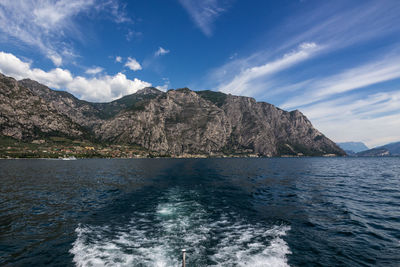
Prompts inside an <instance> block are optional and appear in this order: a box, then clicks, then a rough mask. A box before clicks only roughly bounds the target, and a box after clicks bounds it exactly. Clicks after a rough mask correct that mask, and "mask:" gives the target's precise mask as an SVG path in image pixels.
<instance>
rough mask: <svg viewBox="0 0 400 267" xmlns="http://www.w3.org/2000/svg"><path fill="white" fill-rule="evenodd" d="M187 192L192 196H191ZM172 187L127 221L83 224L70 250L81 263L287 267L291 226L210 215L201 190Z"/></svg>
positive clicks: (83, 264)
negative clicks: (198, 198)
mask: <svg viewBox="0 0 400 267" xmlns="http://www.w3.org/2000/svg"><path fill="white" fill-rule="evenodd" d="M187 194H188V195H189V196H190V197H189V198H188V197H187ZM187 194H185V193H183V192H182V191H181V190H179V188H174V189H171V190H169V191H168V192H167V193H166V194H165V195H164V196H163V197H161V198H160V200H159V204H158V205H157V206H156V207H155V208H154V209H153V210H152V211H147V212H135V213H134V214H132V217H131V219H130V221H129V222H128V223H127V224H125V225H113V224H109V225H104V226H91V225H83V224H81V225H79V226H78V227H77V229H76V234H77V238H76V240H75V242H74V243H73V247H72V249H71V250H70V253H72V254H73V261H74V263H75V264H76V266H157V267H161V266H180V265H181V249H183V248H185V249H186V250H187V259H186V262H187V266H288V263H287V258H286V256H287V255H288V254H290V253H291V252H290V249H289V247H288V245H287V243H286V242H285V241H284V240H283V238H282V237H283V236H285V235H286V233H287V232H288V231H289V230H290V227H289V226H287V225H273V226H266V225H262V224H250V223H247V222H245V221H244V220H243V219H241V218H240V216H239V215H238V214H235V213H234V212H228V213H227V212H221V213H217V215H215V214H214V215H213V216H210V214H208V213H207V211H206V209H205V208H204V207H203V206H202V205H201V204H200V203H199V202H198V201H196V197H195V196H196V192H194V191H193V192H188V193H187Z"/></svg>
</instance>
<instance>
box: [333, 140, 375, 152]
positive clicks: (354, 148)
mask: <svg viewBox="0 0 400 267" xmlns="http://www.w3.org/2000/svg"><path fill="white" fill-rule="evenodd" d="M337 145H338V146H339V147H340V148H341V149H343V150H344V151H346V153H348V154H349V153H358V152H361V151H364V150H368V149H369V148H368V147H367V146H366V145H365V144H364V143H363V142H342V143H337Z"/></svg>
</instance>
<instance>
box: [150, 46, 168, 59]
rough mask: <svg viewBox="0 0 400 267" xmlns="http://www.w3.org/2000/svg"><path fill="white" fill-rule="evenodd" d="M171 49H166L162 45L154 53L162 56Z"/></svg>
mask: <svg viewBox="0 0 400 267" xmlns="http://www.w3.org/2000/svg"><path fill="white" fill-rule="evenodd" d="M169 52H170V51H169V50H167V49H164V48H162V47H161V46H160V47H159V48H158V50H157V51H156V52H155V53H154V55H155V56H156V57H158V56H162V55H165V54H168V53H169Z"/></svg>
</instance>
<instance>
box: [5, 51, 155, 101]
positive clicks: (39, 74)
mask: <svg viewBox="0 0 400 267" xmlns="http://www.w3.org/2000/svg"><path fill="white" fill-rule="evenodd" d="M0 72H2V73H3V74H5V75H8V76H11V77H14V78H16V79H23V78H30V79H32V80H36V81H38V82H40V83H43V84H45V85H47V86H49V87H50V88H53V89H66V90H67V91H68V92H70V93H72V94H74V95H76V96H78V97H80V98H81V99H84V100H88V101H95V102H105V101H111V100H114V99H117V98H120V97H122V96H124V95H128V94H132V93H135V92H136V91H137V90H140V89H142V88H144V87H148V86H151V84H150V83H148V82H145V81H141V80H139V79H137V78H135V79H133V80H131V79H128V78H127V77H126V75H125V74H123V73H117V74H115V75H101V76H98V77H92V78H86V77H82V76H74V75H73V74H72V73H71V72H70V71H69V70H67V69H61V68H55V69H52V70H50V71H44V70H42V69H39V68H32V67H31V63H30V62H24V61H22V60H21V59H19V58H17V57H16V56H14V55H13V54H10V53H4V52H0Z"/></svg>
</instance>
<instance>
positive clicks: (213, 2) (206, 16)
mask: <svg viewBox="0 0 400 267" xmlns="http://www.w3.org/2000/svg"><path fill="white" fill-rule="evenodd" d="M179 2H180V3H181V5H182V6H183V7H184V8H185V9H186V11H187V12H188V13H189V15H190V17H191V19H192V20H193V22H194V23H195V24H196V26H197V27H198V28H199V29H200V30H201V31H202V32H203V33H204V34H205V35H206V36H208V37H210V36H211V35H212V33H213V24H214V22H215V20H216V19H217V18H218V17H219V16H220V15H221V14H222V13H224V12H225V11H226V10H227V8H229V6H230V3H231V1H229V0H203V1H197V0H179Z"/></svg>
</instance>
